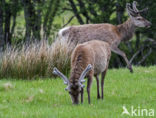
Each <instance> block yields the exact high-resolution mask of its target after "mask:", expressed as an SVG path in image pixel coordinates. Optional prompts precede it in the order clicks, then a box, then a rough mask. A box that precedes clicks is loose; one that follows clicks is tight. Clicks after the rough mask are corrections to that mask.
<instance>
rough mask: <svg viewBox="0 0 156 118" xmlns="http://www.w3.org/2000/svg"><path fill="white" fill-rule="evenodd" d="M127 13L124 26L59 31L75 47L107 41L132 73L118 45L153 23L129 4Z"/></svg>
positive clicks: (96, 26)
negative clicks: (137, 29)
mask: <svg viewBox="0 0 156 118" xmlns="http://www.w3.org/2000/svg"><path fill="white" fill-rule="evenodd" d="M135 5H136V4H135V3H134V5H133V6H134V8H135V11H136V6H135ZM127 11H128V14H129V16H130V18H129V19H128V20H127V21H126V22H124V23H123V24H120V25H117V26H115V25H112V24H108V23H103V24H85V25H79V26H70V27H66V28H63V29H61V30H60V31H59V36H60V37H61V38H65V39H68V41H70V42H72V43H73V44H74V45H75V46H76V45H77V44H80V43H84V42H87V41H90V40H93V39H94V40H101V41H105V42H107V43H109V44H110V46H111V50H112V51H113V52H114V53H116V54H118V55H120V56H122V57H123V58H124V60H125V61H126V63H127V66H128V68H129V69H130V71H131V72H132V71H133V70H132V67H131V64H130V63H129V61H128V59H127V57H126V54H125V53H124V52H123V51H121V50H120V49H119V48H118V45H119V44H120V42H121V41H128V40H130V39H131V38H132V36H133V34H134V32H135V29H136V27H149V26H150V25H151V23H150V22H149V21H147V20H146V19H145V18H143V17H142V16H140V14H139V12H137V13H135V11H133V10H132V9H131V8H130V7H129V4H128V5H127ZM134 15H135V16H134ZM138 19H140V20H138Z"/></svg>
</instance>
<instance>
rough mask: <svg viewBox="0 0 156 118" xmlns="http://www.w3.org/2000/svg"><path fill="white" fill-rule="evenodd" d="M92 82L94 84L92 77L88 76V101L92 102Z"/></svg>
mask: <svg viewBox="0 0 156 118" xmlns="http://www.w3.org/2000/svg"><path fill="white" fill-rule="evenodd" d="M91 84H92V77H90V76H89V77H88V80H87V93H88V103H89V104H90V88H91Z"/></svg>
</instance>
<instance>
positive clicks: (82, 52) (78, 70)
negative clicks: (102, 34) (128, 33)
mask: <svg viewBox="0 0 156 118" xmlns="http://www.w3.org/2000/svg"><path fill="white" fill-rule="evenodd" d="M110 56H111V49H110V45H109V44H108V43H106V42H104V41H98V40H92V41H88V42H85V43H83V44H78V45H77V46H76V48H75V49H74V51H73V52H72V56H71V74H70V79H69V80H68V79H67V77H66V76H65V75H63V74H62V73H61V72H60V71H59V70H58V69H57V68H54V70H53V73H54V74H56V75H58V76H60V77H61V78H62V79H63V80H64V84H66V85H67V88H66V90H67V91H68V92H69V94H70V96H71V99H72V103H73V104H78V103H79V97H80V95H81V103H83V88H84V85H83V82H85V80H84V78H85V76H86V77H87V78H88V79H87V93H88V103H90V88H91V83H92V79H93V76H95V77H96V81H97V98H100V93H99V77H98V76H99V74H100V73H102V80H101V94H102V95H101V98H102V99H103V88H104V78H105V74H106V71H107V68H108V65H109V60H110Z"/></svg>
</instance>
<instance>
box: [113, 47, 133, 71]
mask: <svg viewBox="0 0 156 118" xmlns="http://www.w3.org/2000/svg"><path fill="white" fill-rule="evenodd" d="M111 50H112V52H114V53H116V54H118V55H120V56H122V57H123V58H124V60H125V61H126V64H127V67H128V69H129V70H130V72H131V73H132V72H133V69H132V66H131V64H130V63H129V61H128V59H127V56H126V54H125V53H124V52H123V51H121V50H120V49H119V48H118V47H115V48H111Z"/></svg>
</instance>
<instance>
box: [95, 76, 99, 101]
mask: <svg viewBox="0 0 156 118" xmlns="http://www.w3.org/2000/svg"><path fill="white" fill-rule="evenodd" d="M95 77H96V83H97V99H100V91H99V77H98V75H96V76H95Z"/></svg>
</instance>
